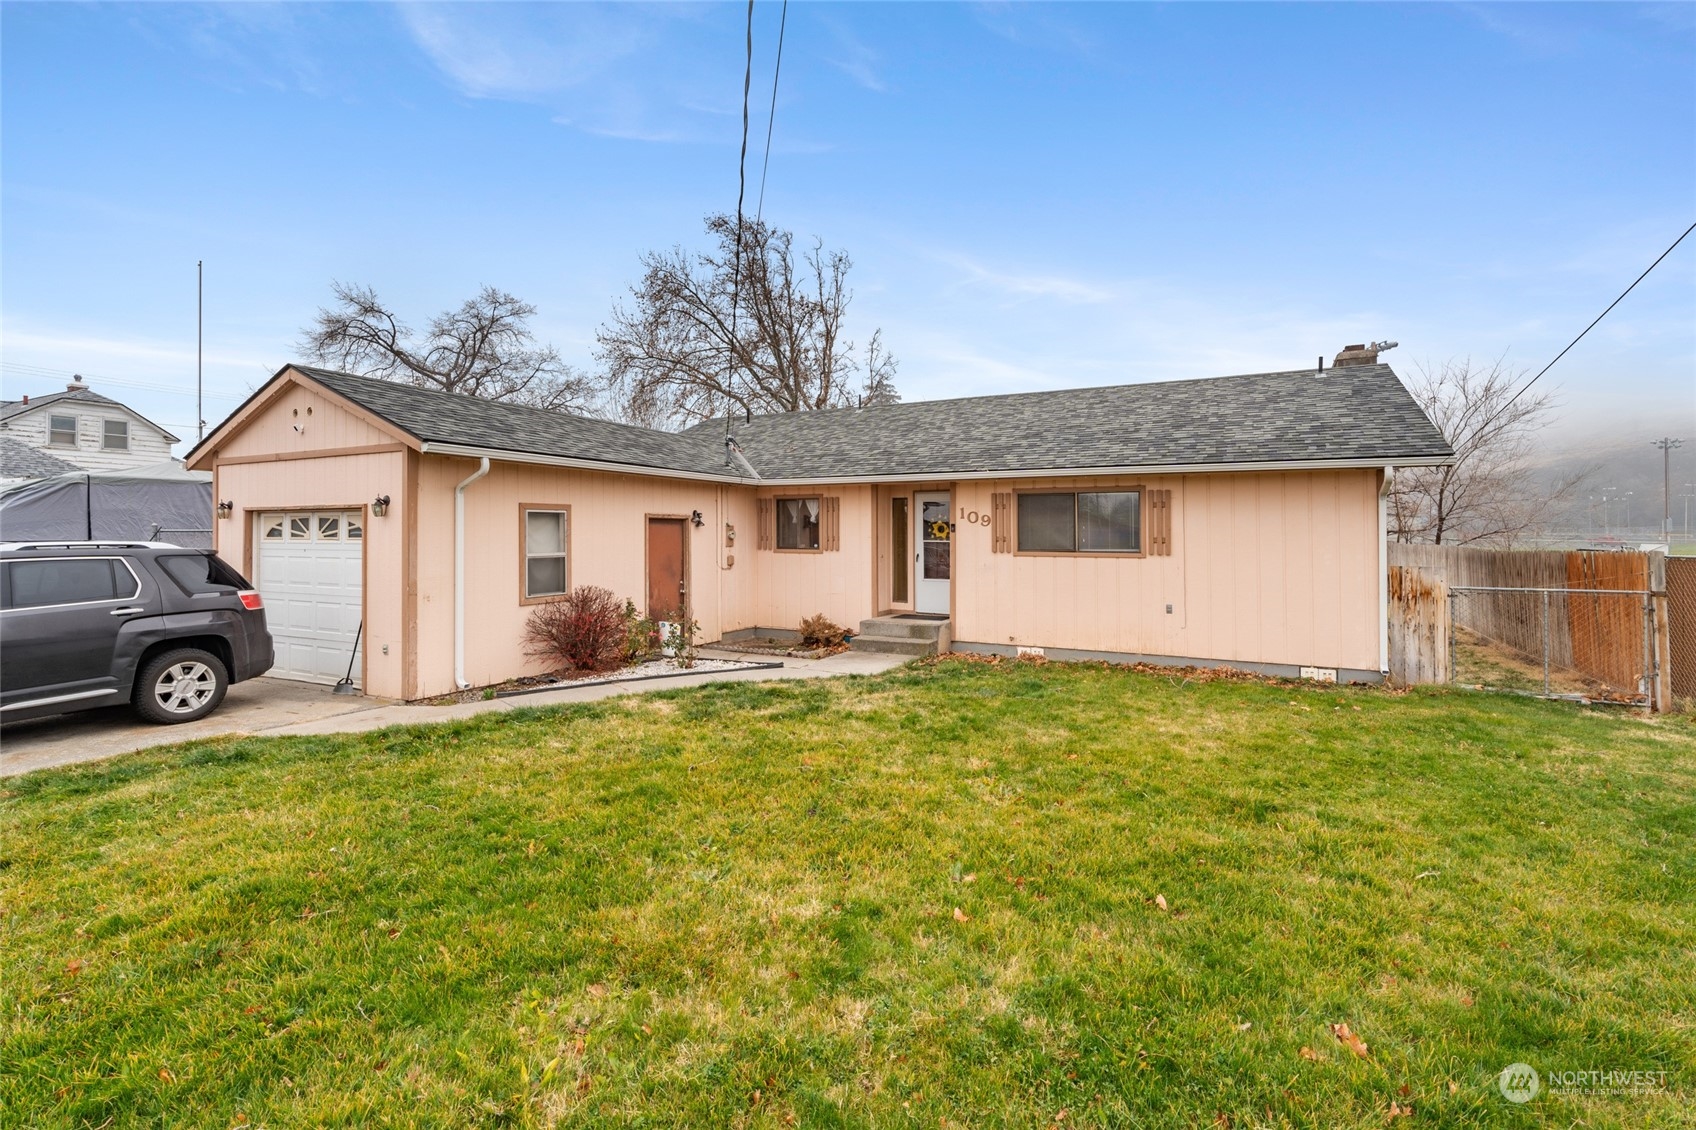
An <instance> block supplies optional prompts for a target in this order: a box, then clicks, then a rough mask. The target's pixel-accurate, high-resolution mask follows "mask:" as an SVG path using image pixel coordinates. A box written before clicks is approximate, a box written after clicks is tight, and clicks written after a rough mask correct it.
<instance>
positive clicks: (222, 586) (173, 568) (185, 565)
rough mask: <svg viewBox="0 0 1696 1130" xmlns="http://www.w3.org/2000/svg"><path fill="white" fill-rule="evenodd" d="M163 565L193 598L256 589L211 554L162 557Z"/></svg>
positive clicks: (161, 565)
mask: <svg viewBox="0 0 1696 1130" xmlns="http://www.w3.org/2000/svg"><path fill="white" fill-rule="evenodd" d="M158 561H159V565H160V567H161V568H163V569H164V570H165V572H166V574H168V575H169V576H170V578H171V580H173V581H175V582H177V585H178V587H180V588H181V589H182V590H183V591H184V592H186V593H188V594H189V595H190V596H202V595H205V594H208V593H212V594H221V595H228V594H229V593H231V592H239V591H240V590H242V589H247V588H252V587H253V586H251V585H249V584H248V583H247V580H246V579H245V578H244V577H242V575H241V574H240V573H238V572H236V571H235V570H234V569H232V568H230V567H229V566H228V565H226V564H224V562H223V561H222V560H220V559H219V558H217V557H215V556H213V555H212V554H210V553H185V554H182V555H181V556H177V555H172V556H169V557H160V558H158Z"/></svg>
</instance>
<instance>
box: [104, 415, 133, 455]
mask: <svg viewBox="0 0 1696 1130" xmlns="http://www.w3.org/2000/svg"><path fill="white" fill-rule="evenodd" d="M113 424H122V425H123V426H124V446H122V447H113V446H112V443H111V439H112V432H111V430H110V429H111V427H112V425H113ZM129 449H130V422H129V421H128V420H113V419H109V418H106V419H102V420H101V421H100V450H101V451H128V450H129Z"/></svg>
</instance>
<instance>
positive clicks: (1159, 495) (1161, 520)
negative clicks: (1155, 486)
mask: <svg viewBox="0 0 1696 1130" xmlns="http://www.w3.org/2000/svg"><path fill="white" fill-rule="evenodd" d="M1148 517H1149V523H1148V527H1149V528H1148V553H1149V556H1151V557H1170V556H1172V492H1171V491H1169V490H1151V491H1149V492H1148Z"/></svg>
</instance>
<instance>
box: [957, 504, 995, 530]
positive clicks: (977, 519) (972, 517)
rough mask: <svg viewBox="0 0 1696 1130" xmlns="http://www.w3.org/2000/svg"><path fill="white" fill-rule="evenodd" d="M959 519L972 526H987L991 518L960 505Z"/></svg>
mask: <svg viewBox="0 0 1696 1130" xmlns="http://www.w3.org/2000/svg"><path fill="white" fill-rule="evenodd" d="M960 521H962V522H969V523H971V524H972V525H974V526H987V525H989V524H990V521H991V519H990V517H989V515H988V514H983V513H980V512H978V511H976V510H967V509H966V508H965V507H964V506H962V507H960Z"/></svg>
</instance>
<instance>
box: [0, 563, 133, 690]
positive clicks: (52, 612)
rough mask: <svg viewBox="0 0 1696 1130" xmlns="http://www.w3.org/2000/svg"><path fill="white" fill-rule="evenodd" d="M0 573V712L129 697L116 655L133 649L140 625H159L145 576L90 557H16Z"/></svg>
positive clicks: (129, 675)
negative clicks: (0, 576)
mask: <svg viewBox="0 0 1696 1130" xmlns="http://www.w3.org/2000/svg"><path fill="white" fill-rule="evenodd" d="M0 569H3V570H4V588H3V591H0V629H3V634H4V637H5V647H4V648H0V709H11V708H13V707H21V706H24V705H40V704H42V702H43V700H52V701H54V702H65V703H72V702H77V701H81V700H84V699H97V698H103V697H107V696H112V697H117V696H122V695H127V694H128V693H129V686H130V679H131V678H132V677H133V671H130V670H126V669H125V664H124V663H123V662H121V657H120V654H119V653H120V650H124V651H127V650H131V649H132V648H133V645H134V644H135V643H136V642H138V640H137V638H136V637H137V632H136V628H137V627H139V626H140V625H139V624H138V623H137V622H138V621H145V620H147V619H149V618H154V619H155V620H156V622H159V623H162V620H157V618H158V617H160V614H161V609H160V594H159V588H158V586H157V585H156V584H155V583H154V582H153V581H152V579H151V577H149V576H148V575H147V573H146V571H145V570H144V569H140V568H138V567H136V566H135V565H134V564H132V563H131V562H130V561H128V560H126V559H125V558H123V557H121V556H111V555H92V554H91V555H88V556H79V557H19V558H13V559H11V560H9V561H6V562H4V563H0ZM121 645H122V646H121ZM130 665H131V666H133V657H131V664H130Z"/></svg>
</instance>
